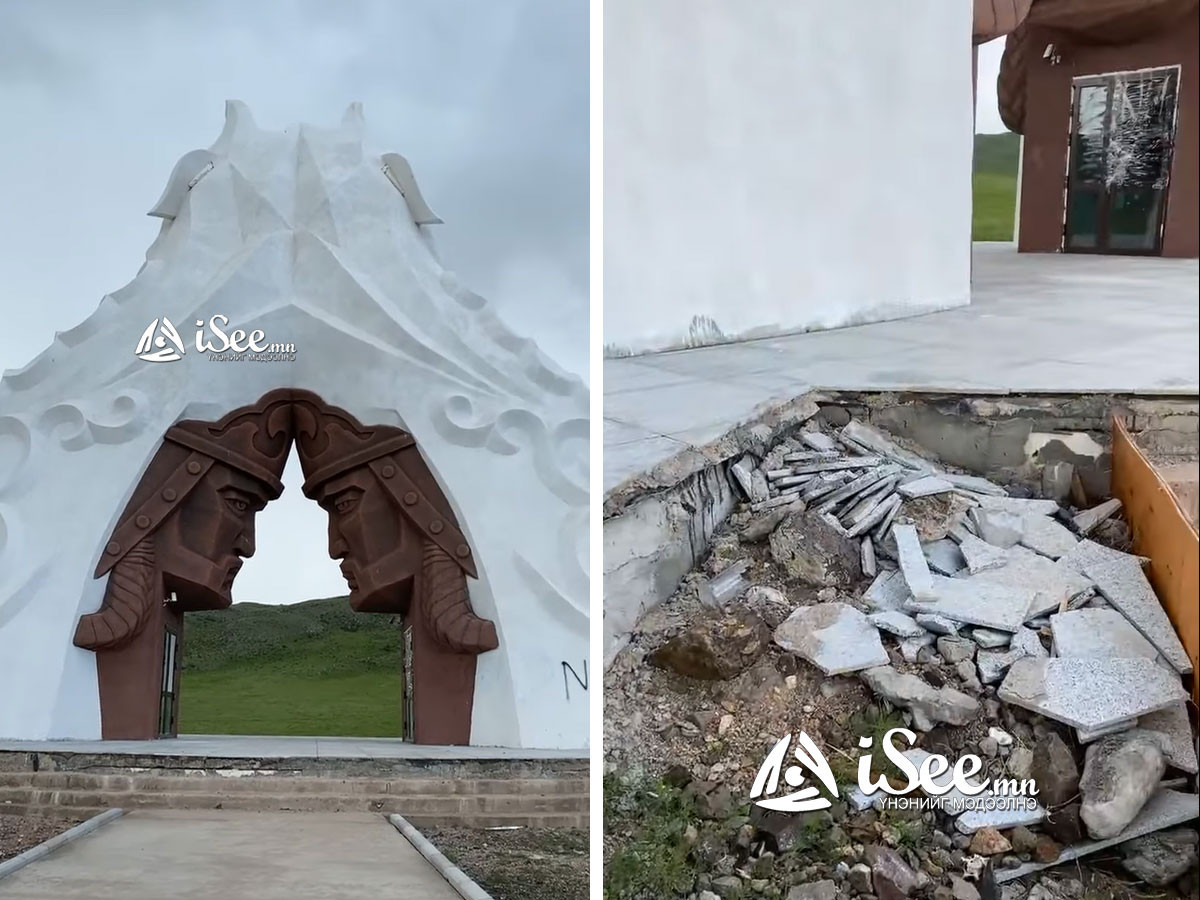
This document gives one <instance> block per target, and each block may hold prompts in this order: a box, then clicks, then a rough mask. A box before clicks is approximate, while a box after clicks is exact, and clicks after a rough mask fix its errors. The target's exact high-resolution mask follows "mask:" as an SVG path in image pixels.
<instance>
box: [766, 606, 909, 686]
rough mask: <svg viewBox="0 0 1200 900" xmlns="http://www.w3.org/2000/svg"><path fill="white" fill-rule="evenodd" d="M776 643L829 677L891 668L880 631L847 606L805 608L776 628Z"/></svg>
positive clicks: (855, 610)
mask: <svg viewBox="0 0 1200 900" xmlns="http://www.w3.org/2000/svg"><path fill="white" fill-rule="evenodd" d="M774 639H775V643H776V644H778V645H779V646H780V647H782V648H783V649H784V650H787V651H789V652H791V653H795V654H797V655H799V656H801V657H803V658H804V659H806V660H808V661H809V662H810V663H812V664H813V665H814V666H817V667H818V668H819V669H821V671H823V672H824V673H825V674H826V675H841V674H843V673H845V672H857V671H859V670H860V669H869V668H872V667H874V666H882V665H887V661H888V655H887V651H886V650H884V649H883V644H882V643H880V641H879V630H878V629H877V628H876V627H875V626H874V625H872V624H871V623H870V622H869V621H868V620H867V617H866V616H864V615H863V614H862V613H861V612H859V611H858V610H857V609H855V608H854V607H853V606H850V605H849V604H846V603H818V604H817V605H816V606H802V607H800V608H799V609H797V610H796V611H795V612H793V613H792V614H791V615H790V616H788V617H787V618H786V619H785V620H784V621H783V622H782V623H781V624H780V626H779V627H778V628H776V629H775V635H774Z"/></svg>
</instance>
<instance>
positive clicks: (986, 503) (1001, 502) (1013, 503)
mask: <svg viewBox="0 0 1200 900" xmlns="http://www.w3.org/2000/svg"><path fill="white" fill-rule="evenodd" d="M974 499H975V500H976V501H977V502H978V503H979V506H980V508H982V509H985V510H997V511H999V512H1006V513H1012V514H1013V515H1017V516H1021V517H1022V518H1023V517H1025V516H1032V515H1037V516H1052V515H1054V514H1055V513H1056V512H1058V510H1059V505H1058V501H1057V500H1032V499H1026V498H1024V497H1009V496H1008V495H1007V494H1006V495H1004V496H991V495H989V494H977V495H976V496H975V497H974Z"/></svg>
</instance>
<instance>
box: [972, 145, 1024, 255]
mask: <svg viewBox="0 0 1200 900" xmlns="http://www.w3.org/2000/svg"><path fill="white" fill-rule="evenodd" d="M1020 148H1021V136H1020V135H1018V134H1013V133H1011V132H1005V133H1004V134H977V135H975V172H974V179H973V188H974V190H973V193H974V200H973V206H972V224H971V237H972V239H973V240H976V241H1011V240H1012V236H1013V212H1014V210H1015V206H1016V200H1017V157H1018V154H1019V153H1020Z"/></svg>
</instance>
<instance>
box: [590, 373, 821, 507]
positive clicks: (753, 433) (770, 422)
mask: <svg viewBox="0 0 1200 900" xmlns="http://www.w3.org/2000/svg"><path fill="white" fill-rule="evenodd" d="M828 399H829V398H827V397H825V396H824V395H822V394H821V393H820V392H818V391H806V392H805V393H803V394H800V395H798V396H796V397H792V398H791V399H789V400H782V401H769V402H766V403H762V404H759V405H758V406H756V407H755V408H754V409H753V410H752V411H751V412H750V413H749V414H748V415H747V416H746V418H745V419H744V420H743V421H742V422H739V423H738V424H736V425H734V426H733V427H732V428H730V429H728V430H727V431H725V432H724V433H723V434H721V435H719V436H718V437H716V438H714V439H713V440H711V441H709V442H708V443H706V444H701V445H699V446H688V447H685V448H684V449H683V450H680V451H679V452H678V453H675V454H672V455H671V456H669V457H667V458H666V459H664V460H662V461H661V462H659V463H657V464H656V465H655V466H654V467H653V468H651V469H650V470H649V471H646V472H642V473H639V474H637V475H631V476H629V477H628V478H626V479H625V480H624V481H622V482H621V483H620V484H618V485H616V486H615V487H614V488H612V489H611V490H609V491H608V492H607V493H606V494H605V495H604V513H603V516H604V518H606V519H607V518H611V517H612V516H616V515H620V514H621V512H623V511H624V510H625V509H626V508H627V507H628V506H630V505H631V504H633V503H636V502H637V501H638V500H641V499H642V498H643V497H646V496H648V495H650V494H656V493H659V492H660V491H664V490H669V489H670V488H673V487H675V486H676V485H678V484H679V483H680V482H682V481H685V480H686V479H687V478H688V477H690V476H692V475H695V474H696V473H697V472H700V471H702V470H704V469H706V468H708V467H710V466H716V465H721V464H723V463H725V462H726V461H728V460H730V459H732V458H733V457H735V456H740V455H741V454H743V453H747V452H750V453H757V454H758V455H760V456H761V455H762V454H763V453H764V452H765V451H766V449H768V448H769V447H771V446H772V445H773V444H775V443H776V442H777V441H778V440H779V439H780V437H782V436H783V435H784V434H785V433H786V432H788V431H789V430H791V429H793V428H795V427H797V426H799V425H802V424H804V423H805V422H807V421H808V420H809V419H811V418H812V417H813V416H815V415H816V414H817V412H818V411H819V407H818V405H817V404H818V403H819V402H822V401H824V402H828Z"/></svg>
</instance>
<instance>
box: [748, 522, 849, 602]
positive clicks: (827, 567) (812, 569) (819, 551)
mask: <svg viewBox="0 0 1200 900" xmlns="http://www.w3.org/2000/svg"><path fill="white" fill-rule="evenodd" d="M770 544H771V556H772V557H773V558H774V559H775V561H776V562H778V563H779V564H780V565H782V566H783V568H784V570H785V571H786V572H787V573H788V575H790V576H791V577H793V578H798V579H800V580H801V581H803V582H805V583H806V584H810V585H813V586H816V587H843V588H848V587H850V586H852V585H853V584H855V583H856V582H857V581H858V580H859V579H860V578H861V577H862V563H861V560H860V553H859V546H858V541H855V540H852V539H849V538H846V537H844V536H843V535H841V534H839V533H838V532H837V531H835V530H834V529H832V528H830V527H829V524H828V523H827V522H825V520H824V519H822V518H821V517H820V515H818V514H817V513H815V512H812V511H804V512H794V513H792V514H791V515H789V516H788V517H787V518H786V519H784V520H783V521H782V522H781V523H780V524H779V526H778V527H777V528H776V529H775V530H774V531H773V532H772V533H771V537H770Z"/></svg>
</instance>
